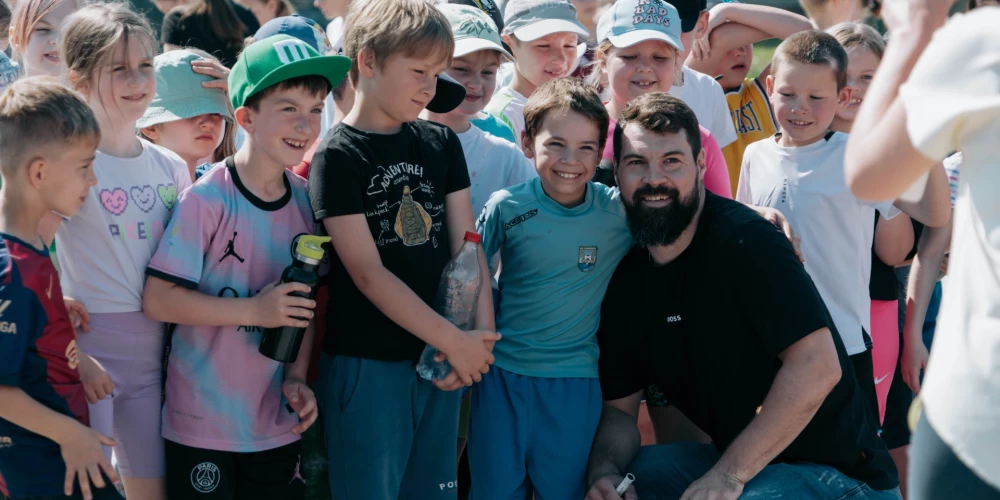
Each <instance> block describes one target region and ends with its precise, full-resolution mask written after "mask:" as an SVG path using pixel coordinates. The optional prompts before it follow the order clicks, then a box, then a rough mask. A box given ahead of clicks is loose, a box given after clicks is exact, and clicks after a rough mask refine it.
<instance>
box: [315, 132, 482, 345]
mask: <svg viewBox="0 0 1000 500" xmlns="http://www.w3.org/2000/svg"><path fill="white" fill-rule="evenodd" d="M468 187H469V170H468V167H466V164H465V154H464V153H463V152H462V144H461V142H459V139H458V136H457V135H455V133H454V132H452V131H451V129H449V128H447V127H444V126H441V125H438V124H436V123H431V122H427V121H415V122H409V123H404V124H403V126H402V129H401V130H400V131H399V132H397V133H395V134H391V135H381V134H370V133H366V132H362V131H360V130H358V129H356V128H353V127H351V126H348V125H345V124H339V125H337V126H336V127H334V128H333V130H331V131H330V133H329V134H328V135H327V137H326V138H324V139H323V143H321V144H320V145H319V147H318V148H317V151H316V156H315V157H313V163H312V168H311V170H310V172H309V197H310V199H311V200H312V206H313V211H314V213H315V216H316V219H317V220H323V219H326V218H327V217H338V216H342V215H354V214H364V215H365V217H366V218H367V220H368V228H369V230H370V231H371V235H372V240H374V242H375V246H376V247H377V248H378V253H379V257H380V258H381V259H382V265H383V266H385V268H386V269H388V270H389V271H390V272H391V273H393V274H395V275H396V276H397V277H398V278H399V279H400V280H402V281H403V283H406V286H408V287H410V289H411V290H413V291H414V293H416V294H417V295H418V296H419V297H420V298H421V299H423V300H424V302H426V303H427V304H428V305H432V304H433V303H434V296H435V294H436V293H437V287H438V281H439V279H440V278H441V272H442V271H443V270H444V266H445V265H446V264H447V263H448V261H449V260H450V259H451V250H450V243H449V239H450V235H449V234H448V224H447V220H446V218H445V196H446V195H448V194H451V193H453V192H456V191H461V190H463V189H467V188H468ZM470 210H471V207H470ZM329 284H330V304H329V309H328V310H327V334H326V339H325V341H324V351H325V352H327V353H328V354H332V355H337V354H341V355H346V356H357V357H361V358H369V359H378V360H383V361H401V360H412V361H416V360H417V359H418V358H419V357H420V352H421V351H422V350H423V348H424V342H423V341H422V340H420V339H419V338H417V337H416V336H414V335H413V334H411V333H410V332H408V331H406V330H404V329H403V328H402V327H400V326H399V325H397V324H395V323H393V321H392V320H390V319H389V318H387V317H386V316H385V315H384V314H383V313H382V312H381V311H380V310H379V309H378V308H376V307H375V305H374V304H372V303H371V301H369V300H368V298H367V297H365V296H364V294H362V293H361V291H360V290H359V289H358V287H357V286H356V285H355V284H354V282H353V281H352V280H351V277H350V275H348V273H347V269H346V268H344V265H343V263H342V262H341V261H340V259H338V258H337V256H336V254H333V255H331V268H330V275H329Z"/></svg>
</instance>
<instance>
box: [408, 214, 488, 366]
mask: <svg viewBox="0 0 1000 500" xmlns="http://www.w3.org/2000/svg"><path fill="white" fill-rule="evenodd" d="M480 241H482V237H481V236H479V234H477V233H473V232H471V231H469V232H466V233H465V243H464V244H463V245H462V249H461V250H459V252H458V255H456V256H455V257H454V258H453V259H451V262H448V265H447V266H445V267H444V272H442V273H441V282H440V284H439V285H438V290H437V297H436V298H435V300H434V310H435V311H437V313H438V314H440V315H441V316H444V317H445V318H446V319H447V320H448V321H450V322H451V323H452V324H453V325H455V326H457V327H458V328H459V329H460V330H464V331H469V330H473V329H474V328H475V325H476V306H477V305H478V303H479V292H480V291H481V290H482V288H483V275H482V270H481V269H480V267H479V243H480ZM438 352H439V351H438V350H437V349H436V348H434V347H432V346H430V345H428V346H427V347H425V348H424V352H423V353H422V354H421V355H420V363H418V364H417V373H419V374H420V377H421V378H423V379H425V380H439V379H442V378H444V377H445V376H446V375H448V373H449V372H451V364H449V363H448V361H447V360H445V361H442V362H440V363H438V362H436V361H434V356H437V354H438Z"/></svg>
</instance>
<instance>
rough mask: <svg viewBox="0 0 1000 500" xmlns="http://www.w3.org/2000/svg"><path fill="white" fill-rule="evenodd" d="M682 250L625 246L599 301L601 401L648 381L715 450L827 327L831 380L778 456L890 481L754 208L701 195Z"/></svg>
mask: <svg viewBox="0 0 1000 500" xmlns="http://www.w3.org/2000/svg"><path fill="white" fill-rule="evenodd" d="M705 196H706V198H705V205H704V209H703V210H702V213H701V216H700V218H699V219H698V227H697V232H696V233H695V236H694V239H693V241H692V242H691V246H689V247H688V248H687V249H686V250H685V251H684V253H682V254H681V255H680V256H679V257H678V258H677V259H676V260H674V261H673V262H671V263H669V264H667V265H665V266H659V267H657V266H655V265H654V264H653V263H651V262H650V258H649V254H648V252H647V251H646V249H645V248H636V249H634V250H633V251H632V252H631V253H630V254H629V255H628V256H626V257H625V259H624V260H623V261H622V262H621V264H620V265H619V266H618V269H617V271H616V272H615V275H614V277H613V278H612V280H611V284H610V286H609V287H608V292H607V294H606V295H605V300H604V304H603V306H602V309H601V326H600V329H599V331H598V342H599V345H600V348H601V357H600V359H599V362H598V364H599V367H600V378H601V389H602V391H603V394H604V399H606V400H612V399H618V398H622V397H625V396H629V395H631V394H634V393H636V392H638V391H640V390H642V389H643V388H645V387H646V386H648V385H649V384H651V383H653V384H657V386H658V387H659V388H660V389H661V390H662V391H663V393H664V396H665V398H666V399H668V400H669V401H671V402H672V403H674V404H676V406H677V407H678V409H680V410H681V411H682V412H683V413H684V414H685V415H687V416H688V418H690V419H691V420H692V421H693V422H694V423H695V424H696V425H698V427H700V428H701V429H702V430H704V431H705V432H706V433H708V435H709V436H711V437H712V440H713V441H714V443H715V445H716V446H717V447H718V448H719V450H720V451H722V450H725V448H726V447H728V446H729V445H730V443H732V442H733V440H734V439H735V438H736V437H737V435H739V434H740V433H741V432H742V431H743V430H744V429H745V428H746V426H747V425H748V424H749V423H750V421H751V420H753V418H754V416H755V415H756V413H757V409H758V408H759V407H760V405H761V404H763V402H764V398H765V396H766V395H767V393H768V391H769V390H770V389H771V385H772V384H773V382H774V378H775V376H776V375H777V373H778V370H779V369H780V368H781V361H780V359H779V358H778V356H779V354H781V353H782V352H783V351H784V350H785V349H787V348H788V347H790V346H791V345H792V344H794V343H795V342H797V341H799V340H801V339H802V338H804V337H806V336H807V335H809V334H810V333H812V332H814V331H816V330H819V329H821V328H829V329H830V331H831V335H832V338H833V341H834V344H835V345H836V348H837V355H838V358H839V359H840V368H841V372H842V375H841V379H840V382H838V383H837V385H836V386H835V387H834V388H833V390H832V391H831V392H830V394H829V395H828V396H827V398H826V400H825V401H824V402H823V404H822V406H821V407H820V408H819V410H818V411H817V413H816V415H815V416H814V417H813V419H812V421H810V422H809V424H808V425H807V426H806V428H805V429H804V430H803V431H802V433H801V434H800V435H799V436H798V437H797V438H796V439H795V440H794V441H793V442H792V443H791V444H790V445H789V446H788V448H787V449H785V451H783V452H782V453H781V454H780V455H778V457H777V458H776V461H777V462H799V461H806V462H813V463H819V464H826V465H831V466H833V467H836V468H837V469H839V470H841V471H842V472H844V473H845V474H846V475H848V476H850V477H853V478H856V479H858V480H861V481H864V482H865V483H867V484H869V485H870V486H872V488H874V489H880V490H881V489H891V488H894V487H896V486H897V485H898V482H899V481H898V478H897V476H896V469H895V466H894V465H893V462H892V459H891V457H890V456H889V452H888V450H887V449H886V447H885V445H884V444H883V443H882V442H881V441H880V440H879V438H878V435H877V427H876V424H875V422H874V421H872V417H871V412H870V411H868V410H867V409H866V406H865V403H864V401H863V399H862V396H861V393H860V392H859V389H858V386H857V381H856V379H855V378H854V368H853V366H852V365H851V362H850V360H849V358H848V356H847V351H846V350H845V349H844V344H843V342H842V341H841V339H840V335H839V334H838V333H837V331H836V328H835V327H834V324H833V321H832V319H831V318H830V315H829V312H828V311H827V309H826V306H825V305H824V304H823V300H822V298H821V297H820V295H819V292H818V291H817V289H816V287H815V285H814V284H813V282H812V279H811V278H810V277H809V275H808V274H807V273H806V271H805V268H804V267H803V266H802V264H801V263H800V262H799V260H798V258H797V257H796V256H795V253H794V251H793V250H792V247H791V245H790V244H789V243H788V240H787V239H786V238H785V236H784V235H783V234H782V233H781V232H780V231H779V230H778V229H777V228H776V227H775V226H774V225H773V224H771V223H770V222H767V221H766V220H764V219H763V218H761V217H760V216H759V215H757V213H756V212H754V211H753V210H751V209H749V208H747V207H745V206H743V205H742V204H740V203H737V202H735V201H732V200H726V199H723V198H720V197H718V196H715V195H713V194H710V193H706V194H705Z"/></svg>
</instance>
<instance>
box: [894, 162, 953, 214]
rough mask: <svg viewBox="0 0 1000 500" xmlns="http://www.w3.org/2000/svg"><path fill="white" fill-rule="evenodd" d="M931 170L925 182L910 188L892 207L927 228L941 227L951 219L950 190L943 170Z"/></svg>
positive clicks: (946, 175)
mask: <svg viewBox="0 0 1000 500" xmlns="http://www.w3.org/2000/svg"><path fill="white" fill-rule="evenodd" d="M938 165H939V168H932V169H931V170H930V171H929V172H928V173H927V182H925V183H924V184H923V188H922V189H921V186H911V189H908V190H907V191H906V192H904V193H903V194H901V195H900V196H899V198H897V199H896V201H894V202H893V205H895V206H896V208H898V209H900V210H902V211H903V213H905V214H906V215H909V216H910V217H913V218H914V219H916V220H917V221H919V222H922V223H923V224H924V225H925V226H928V227H941V226H943V225H945V224H947V223H948V221H949V220H950V219H951V188H950V187H949V185H948V174H947V173H945V171H944V168H940V164H938Z"/></svg>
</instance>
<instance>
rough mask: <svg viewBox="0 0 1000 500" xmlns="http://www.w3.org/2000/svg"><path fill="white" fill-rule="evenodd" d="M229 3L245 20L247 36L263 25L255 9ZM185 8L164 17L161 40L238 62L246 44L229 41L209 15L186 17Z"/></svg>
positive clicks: (230, 63)
mask: <svg viewBox="0 0 1000 500" xmlns="http://www.w3.org/2000/svg"><path fill="white" fill-rule="evenodd" d="M229 5H230V6H231V7H232V8H233V11H235V12H236V17H238V18H239V20H240V22H241V23H243V27H244V28H245V30H244V36H245V37H247V36H252V35H253V34H254V33H256V32H257V30H259V29H260V23H259V22H257V18H256V17H254V15H253V13H252V12H250V11H249V10H247V9H246V8H244V7H242V6H240V5H237V4H235V3H233V2H230V3H229ZM184 9H186V7H177V8H174V9H173V10H171V11H170V12H168V13H167V15H166V16H164V17H163V28H162V30H161V31H160V43H163V44H170V45H176V46H178V47H193V48H196V49H201V50H204V51H205V52H208V53H209V54H212V55H213V56H215V57H218V58H219V61H221V62H222V65H223V66H225V67H227V68H232V67H233V65H234V64H236V58H237V56H239V54H240V50H242V49H243V44H242V43H238V44H229V43H227V42H226V41H224V40H222V39H220V38H219V36H218V35H217V34H216V33H215V30H214V28H213V27H212V22H211V20H210V19H209V18H208V16H206V15H199V14H192V15H189V16H187V17H184V16H183V14H184Z"/></svg>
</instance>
